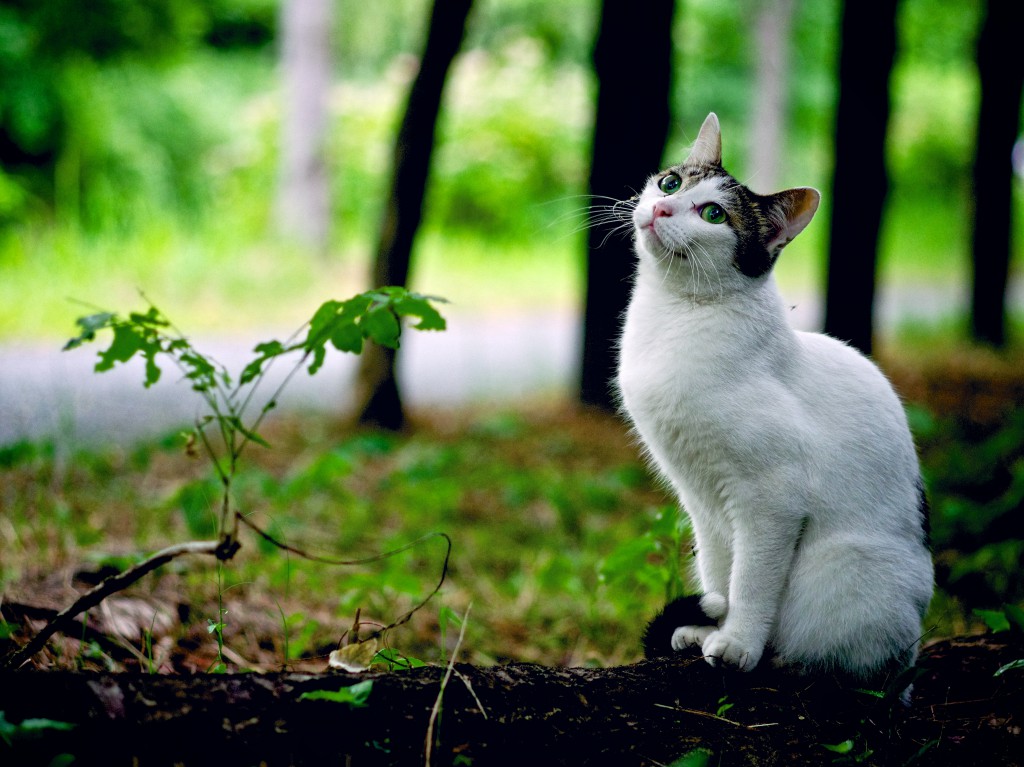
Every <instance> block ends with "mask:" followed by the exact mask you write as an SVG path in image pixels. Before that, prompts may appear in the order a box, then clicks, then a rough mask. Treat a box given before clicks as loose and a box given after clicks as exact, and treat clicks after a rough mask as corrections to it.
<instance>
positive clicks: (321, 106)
mask: <svg viewBox="0 0 1024 767" xmlns="http://www.w3.org/2000/svg"><path fill="white" fill-rule="evenodd" d="M281 65H282V71H283V77H284V102H285V103H284V114H283V117H282V120H281V169H280V186H279V187H278V195H277V217H278V225H279V227H280V229H281V231H282V233H283V234H285V235H289V236H292V237H295V238H297V239H299V240H301V241H302V242H304V243H305V244H307V245H310V246H312V247H314V248H316V249H317V250H319V251H320V252H321V253H326V251H327V243H328V238H329V236H330V213H331V201H330V182H329V179H328V176H327V158H326V151H325V148H326V143H327V130H328V117H329V115H328V109H327V100H328V96H329V92H330V88H331V0H284V2H283V3H282V4H281Z"/></svg>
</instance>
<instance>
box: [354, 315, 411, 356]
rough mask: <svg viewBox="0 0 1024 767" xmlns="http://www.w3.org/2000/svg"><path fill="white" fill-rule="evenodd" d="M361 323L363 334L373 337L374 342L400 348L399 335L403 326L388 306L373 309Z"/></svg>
mask: <svg viewBox="0 0 1024 767" xmlns="http://www.w3.org/2000/svg"><path fill="white" fill-rule="evenodd" d="M359 325H360V327H361V328H362V331H363V335H364V336H366V337H367V338H370V339H372V340H373V341H374V343H377V344H380V345H381V346H387V347H389V348H391V349H397V348H398V337H399V335H400V334H401V332H402V328H401V326H400V325H399V324H398V318H397V317H396V316H395V314H394V312H392V311H391V309H389V308H388V307H386V306H381V307H378V308H376V309H371V310H370V311H369V312H367V313H366V315H365V316H364V317H363V319H362V322H360V323H359Z"/></svg>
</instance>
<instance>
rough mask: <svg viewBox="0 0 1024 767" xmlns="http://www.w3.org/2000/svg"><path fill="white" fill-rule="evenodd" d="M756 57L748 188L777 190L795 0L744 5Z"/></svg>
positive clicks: (783, 133)
mask: <svg viewBox="0 0 1024 767" xmlns="http://www.w3.org/2000/svg"><path fill="white" fill-rule="evenodd" d="M748 5H752V6H753V7H751V8H750V10H751V12H752V14H751V19H752V23H753V27H754V29H753V32H754V44H755V51H756V55H757V61H756V67H755V70H754V77H755V85H754V99H753V114H752V115H750V120H749V124H750V126H751V130H750V162H749V168H750V170H749V171H748V176H749V177H750V186H751V187H753V188H756V189H759V190H761V191H763V192H773V191H775V190H776V189H777V188H778V184H779V183H780V179H781V176H782V172H781V171H782V169H781V162H782V158H783V156H784V153H783V151H782V150H783V142H784V140H785V135H786V113H787V106H788V101H789V93H788V90H789V45H790V37H791V34H792V26H793V11H794V10H795V8H796V0H766V1H765V2H759V3H752V4H751V3H748Z"/></svg>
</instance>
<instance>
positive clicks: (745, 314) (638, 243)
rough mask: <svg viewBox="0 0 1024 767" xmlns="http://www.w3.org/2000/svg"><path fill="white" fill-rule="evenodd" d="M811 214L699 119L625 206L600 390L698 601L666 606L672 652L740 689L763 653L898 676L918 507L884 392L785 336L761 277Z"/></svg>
mask: <svg viewBox="0 0 1024 767" xmlns="http://www.w3.org/2000/svg"><path fill="white" fill-rule="evenodd" d="M819 200H820V194H819V193H818V192H817V191H816V190H815V189H811V188H797V189H789V190H787V191H783V192H778V193H776V194H771V195H767V196H762V195H759V194H755V193H754V192H751V191H750V190H749V189H748V188H746V187H745V186H743V185H742V184H740V183H739V182H738V181H737V180H736V179H735V178H733V177H732V176H730V175H729V174H728V173H727V172H726V171H725V170H724V169H723V167H722V145H721V132H720V127H719V122H718V118H717V117H716V116H715V114H714V113H711V114H710V115H708V117H707V119H706V120H705V121H704V124H703V125H702V127H701V129H700V133H699V134H698V136H697V139H696V142H695V143H694V146H693V149H692V150H691V153H690V155H689V156H688V158H687V159H686V161H685V162H683V163H682V164H680V165H675V166H672V167H670V168H668V169H667V170H664V171H662V172H661V173H658V174H656V175H655V176H653V177H651V178H650V179H649V180H648V181H647V184H646V186H645V187H644V189H643V191H642V193H641V194H639V195H638V196H637V197H635V198H634V199H633V200H632V201H631V204H632V206H633V212H632V223H633V227H634V239H635V250H636V255H637V264H636V274H635V280H634V284H633V291H632V296H631V299H630V302H629V305H628V308H627V310H626V314H625V321H624V324H623V329H622V335H621V339H620V346H619V369H618V376H617V390H618V396H619V401H620V403H621V407H622V410H623V411H624V413H625V414H626V416H627V418H628V419H629V420H630V421H631V422H632V426H633V428H634V431H635V433H636V435H637V436H638V437H639V440H640V442H641V443H642V447H643V449H644V451H645V453H646V454H647V457H648V459H649V460H650V461H651V462H652V463H653V465H654V467H655V468H656V469H657V471H658V472H659V473H660V474H661V475H662V477H663V478H664V479H665V480H667V482H668V484H669V485H670V486H671V488H672V490H674V492H675V494H676V495H677V496H678V498H679V501H680V502H681V505H682V507H683V509H684V510H685V511H686V513H687V515H688V516H689V518H690V521H691V525H692V531H693V536H694V551H695V555H696V571H697V577H698V580H699V584H700V589H701V593H702V595H701V596H700V601H699V609H697V606H696V605H681V606H679V605H677V606H676V608H675V610H674V611H675V612H676V613H679V614H681V615H685V616H686V617H685V618H683V619H682V621H681V622H678V623H676V626H675V628H674V630H673V631H672V632H671V640H670V641H671V647H672V648H673V649H674V650H677V651H678V650H684V649H686V648H690V647H697V648H700V652H701V653H702V655H703V656H704V657H705V658H706V659H707V661H708V662H709V663H711V664H712V665H714V666H723V667H732V668H737V669H740V670H743V671H749V670H752V669H753V668H755V667H756V666H757V665H758V663H759V662H760V660H761V658H762V655H764V654H765V653H766V648H767V651H768V652H769V653H770V654H771V656H772V661H773V663H774V664H775V665H780V666H786V667H793V668H795V669H797V670H798V671H799V672H801V673H835V674H837V675H841V676H844V677H848V678H851V679H854V680H858V681H861V682H877V681H879V680H883V679H886V678H889V677H891V676H895V675H896V674H899V673H900V672H901V671H903V670H905V669H907V668H909V667H911V666H912V665H913V664H914V662H915V660H916V656H917V647H918V643H919V639H920V637H921V626H922V620H923V617H924V613H925V611H926V609H927V607H928V603H929V601H930V600H931V595H932V589H933V565H932V558H931V553H930V548H929V542H928V527H927V502H926V499H925V495H924V487H923V483H922V481H921V474H920V468H919V465H918V459H917V451H916V448H915V445H914V442H913V438H912V437H911V434H910V430H909V428H908V425H907V419H906V415H905V413H904V410H903V406H902V404H901V402H900V400H899V398H898V397H897V395H896V393H895V392H894V391H893V388H892V386H891V385H890V383H889V382H888V380H887V379H886V378H885V377H884V375H883V374H882V373H881V372H880V371H879V369H878V368H877V367H876V366H875V365H874V363H872V362H870V361H869V360H868V359H867V358H866V357H864V356H863V355H861V354H860V353H859V352H857V351H855V350H854V349H852V348H851V347H849V346H847V345H846V344H844V343H841V342H840V341H837V340H835V339H833V338H830V337H828V336H826V335H823V334H819V333H807V332H800V331H796V330H793V329H792V328H791V327H790V326H789V324H788V323H787V321H786V316H785V310H784V307H783V303H782V299H781V297H780V294H779V291H778V288H777V287H776V284H775V281H774V278H773V275H772V267H773V266H774V264H775V261H776V259H777V258H778V256H779V253H780V251H781V250H782V248H783V247H784V246H785V245H786V244H787V243H789V242H790V241H791V240H792V239H793V238H794V237H796V236H797V235H798V234H799V233H800V232H801V231H802V230H803V229H804V227H806V226H807V224H808V223H809V222H810V221H811V218H812V217H813V215H814V213H815V211H816V210H817V207H818V202H819ZM672 614H673V610H671V609H670V610H669V612H668V614H667V617H663V618H662V619H661V620H662V622H665V621H666V620H671V619H672ZM666 641H668V640H667V638H666ZM665 649H667V648H665Z"/></svg>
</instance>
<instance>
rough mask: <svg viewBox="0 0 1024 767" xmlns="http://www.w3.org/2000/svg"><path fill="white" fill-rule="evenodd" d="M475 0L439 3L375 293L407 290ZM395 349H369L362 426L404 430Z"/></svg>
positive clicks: (361, 394) (401, 151)
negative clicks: (448, 91)
mask: <svg viewBox="0 0 1024 767" xmlns="http://www.w3.org/2000/svg"><path fill="white" fill-rule="evenodd" d="M472 4H473V3H472V0H434V4H433V8H432V10H431V14H430V24H429V27H428V30H427V39H426V43H425V46H424V50H423V56H422V58H421V59H420V67H419V71H418V72H417V74H416V77H415V79H414V80H413V83H412V86H411V87H410V89H409V96H408V100H407V101H406V105H405V114H404V116H403V118H402V124H401V126H400V127H399V129H398V135H397V137H396V139H395V146H394V154H393V162H394V169H393V173H392V177H391V187H390V189H389V191H388V197H387V202H386V203H385V208H384V216H383V220H382V221H381V228H380V234H379V239H378V245H377V254H376V257H375V258H374V264H373V274H372V281H373V285H374V287H383V286H385V285H405V284H406V283H407V281H408V279H409V266H410V263H411V259H412V246H413V241H414V239H415V237H416V232H417V230H418V229H419V225H420V220H421V218H422V216H423V200H424V197H425V195H426V188H427V179H428V177H429V175H430V161H431V158H432V155H433V150H434V135H435V132H436V129H437V119H438V114H439V112H440V109H441V95H442V92H443V90H444V84H445V80H446V79H447V76H448V70H449V68H450V67H451V63H452V60H453V59H454V58H455V54H456V53H458V51H459V47H460V46H461V45H462V38H463V36H464V35H465V30H466V19H467V18H468V16H469V11H470V8H471V6H472ZM396 361H397V354H396V352H395V350H393V349H387V348H382V347H379V346H376V345H374V344H367V346H366V348H365V349H364V350H363V354H362V359H361V361H360V367H359V381H358V386H357V399H358V402H359V422H360V423H363V424H369V425H375V426H380V427H383V428H387V429H400V428H401V427H402V426H403V424H404V423H405V412H404V409H403V407H402V398H401V393H400V390H399V385H398V379H397V377H396V374H395V364H396Z"/></svg>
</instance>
